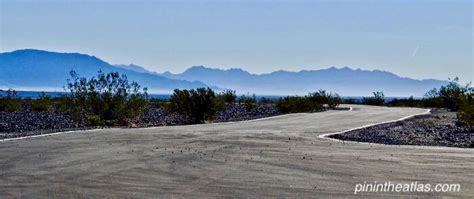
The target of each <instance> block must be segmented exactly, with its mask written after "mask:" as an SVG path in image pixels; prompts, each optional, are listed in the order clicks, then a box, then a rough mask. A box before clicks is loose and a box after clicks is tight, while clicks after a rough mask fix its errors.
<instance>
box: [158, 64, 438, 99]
mask: <svg viewBox="0 0 474 199" xmlns="http://www.w3.org/2000/svg"><path fill="white" fill-rule="evenodd" d="M162 75H163V76H165V77H168V78H174V79H181V80H189V81H194V80H199V81H202V82H204V83H206V84H208V85H215V86H218V87H221V88H230V89H234V90H237V91H238V92H240V93H247V92H248V93H256V94H261V95H288V94H299V95H304V94H307V93H308V92H313V91H317V90H318V89H326V90H328V91H333V92H337V93H339V94H340V95H344V96H367V95H372V92H373V91H383V92H384V93H385V95H386V96H423V95H424V94H425V93H426V92H427V91H428V90H430V89H432V88H435V87H439V86H441V85H444V84H446V83H447V82H446V81H440V80H433V79H428V80H416V79H411V78H405V77H399V76H397V75H395V74H393V73H390V72H386V71H379V70H374V71H368V70H360V69H357V70H354V69H351V68H348V67H344V68H334V67H331V68H328V69H322V70H303V71H299V72H289V71H276V72H272V73H267V74H260V75H257V74H250V73H249V72H247V71H244V70H242V69H229V70H221V69H213V68H207V67H204V66H193V67H191V68H189V69H188V70H186V71H184V72H183V73H181V74H172V73H169V72H166V73H163V74H162Z"/></svg>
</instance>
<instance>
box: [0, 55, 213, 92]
mask: <svg viewBox="0 0 474 199" xmlns="http://www.w3.org/2000/svg"><path fill="white" fill-rule="evenodd" d="M71 70H74V71H76V73H78V74H79V75H80V76H82V77H92V76H95V75H97V72H98V71H99V70H101V71H102V72H104V73H107V72H112V71H114V72H119V73H120V74H126V75H127V77H128V79H129V80H133V81H136V82H137V83H139V84H140V85H142V86H144V87H148V88H149V91H150V92H153V93H169V92H171V91H172V90H173V89H175V88H181V89H184V88H197V87H207V86H208V85H206V84H204V83H202V82H199V81H186V80H177V79H170V78H166V77H163V76H160V75H157V74H152V73H143V72H137V71H134V70H130V69H128V68H125V67H117V66H114V65H111V64H109V63H107V62H105V61H103V60H101V59H99V58H97V57H94V56H90V55H85V54H79V53H57V52H48V51H43V50H30V49H27V50H17V51H13V52H7V53H1V54H0V87H3V88H14V89H17V90H48V91H62V88H63V86H64V85H66V83H67V79H68V78H69V72H70V71H71Z"/></svg>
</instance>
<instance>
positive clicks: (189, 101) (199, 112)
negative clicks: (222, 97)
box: [170, 88, 217, 124]
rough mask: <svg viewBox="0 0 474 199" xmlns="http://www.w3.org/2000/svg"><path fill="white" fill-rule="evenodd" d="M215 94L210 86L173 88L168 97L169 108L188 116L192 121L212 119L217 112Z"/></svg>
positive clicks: (200, 121)
mask: <svg viewBox="0 0 474 199" xmlns="http://www.w3.org/2000/svg"><path fill="white" fill-rule="evenodd" d="M216 103H217V99H216V94H215V93H214V91H212V90H211V89H210V88H198V89H196V90H195V89H191V90H187V89H184V90H179V89H176V90H174V93H173V95H171V98H170V110H171V111H173V112H178V113H180V114H183V115H185V116H187V117H189V118H191V120H192V123H195V124H197V123H202V122H204V121H205V120H212V119H213V118H214V116H215V114H216V112H217V108H216V107H217V105H216Z"/></svg>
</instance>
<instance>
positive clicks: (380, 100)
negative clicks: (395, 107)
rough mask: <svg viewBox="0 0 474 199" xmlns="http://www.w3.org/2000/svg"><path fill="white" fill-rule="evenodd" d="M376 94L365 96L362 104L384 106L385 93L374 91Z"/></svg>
mask: <svg viewBox="0 0 474 199" xmlns="http://www.w3.org/2000/svg"><path fill="white" fill-rule="evenodd" d="M373 94H374V96H372V97H364V98H363V99H362V104H367V105H375V106H382V105H384V103H385V95H384V94H383V92H382V91H377V92H373Z"/></svg>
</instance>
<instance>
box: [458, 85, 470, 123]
mask: <svg viewBox="0 0 474 199" xmlns="http://www.w3.org/2000/svg"><path fill="white" fill-rule="evenodd" d="M459 101H460V106H459V109H458V112H457V117H458V119H459V121H460V122H462V123H464V124H467V125H469V126H470V127H471V128H473V127H474V92H472V90H471V92H470V93H467V94H465V95H463V96H461V97H460V99H459Z"/></svg>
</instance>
